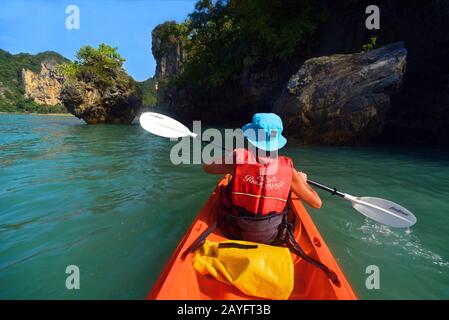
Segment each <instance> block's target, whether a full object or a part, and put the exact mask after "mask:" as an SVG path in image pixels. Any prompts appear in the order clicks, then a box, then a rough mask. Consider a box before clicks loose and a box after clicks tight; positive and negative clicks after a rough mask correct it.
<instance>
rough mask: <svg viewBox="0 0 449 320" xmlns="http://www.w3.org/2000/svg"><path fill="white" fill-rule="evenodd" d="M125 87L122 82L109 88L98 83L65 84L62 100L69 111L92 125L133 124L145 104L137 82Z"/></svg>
mask: <svg viewBox="0 0 449 320" xmlns="http://www.w3.org/2000/svg"><path fill="white" fill-rule="evenodd" d="M131 83H132V85H130V86H125V85H123V84H122V83H120V82H119V81H117V82H115V83H114V84H112V85H110V86H107V87H105V88H100V87H98V86H96V85H95V84H94V83H92V82H89V81H87V79H86V81H77V82H76V83H65V84H64V86H63V88H62V90H61V100H62V102H63V103H64V105H65V106H66V108H67V109H68V110H69V112H71V113H72V114H74V115H75V116H76V117H78V118H79V119H83V120H84V121H85V122H86V123H88V124H97V123H115V124H129V123H131V122H132V121H133V120H134V118H135V117H136V114H137V112H138V111H139V108H140V106H141V104H142V94H141V92H140V90H139V89H138V88H137V86H136V84H135V83H134V81H132V80H131Z"/></svg>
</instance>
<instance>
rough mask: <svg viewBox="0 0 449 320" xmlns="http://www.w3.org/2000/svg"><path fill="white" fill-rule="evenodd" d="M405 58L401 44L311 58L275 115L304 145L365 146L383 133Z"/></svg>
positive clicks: (277, 104)
mask: <svg viewBox="0 0 449 320" xmlns="http://www.w3.org/2000/svg"><path fill="white" fill-rule="evenodd" d="M406 57H407V51H406V49H405V48H404V44H403V43H401V42H398V43H393V44H389V45H386V46H384V47H381V48H379V49H376V50H372V51H369V52H363V53H356V54H336V55H330V56H322V57H317V58H312V59H309V60H307V61H306V62H305V63H304V64H303V66H302V67H301V68H300V69H299V71H298V72H297V73H296V74H294V75H293V76H292V77H291V78H290V80H289V82H288V84H287V87H286V89H285V90H284V92H283V93H282V95H281V96H280V98H279V99H278V100H277V101H276V103H275V105H274V110H273V111H274V112H276V113H278V114H279V115H280V116H281V117H282V118H283V119H284V129H285V132H286V134H287V135H289V136H291V137H294V138H297V139H298V140H299V141H301V142H303V143H320V142H322V143H325V144H360V143H363V142H366V141H367V140H369V139H373V138H375V137H377V136H379V135H380V134H381V133H382V131H383V128H384V126H385V123H386V117H387V114H388V111H389V110H390V108H391V99H390V96H391V95H392V94H394V93H396V92H398V89H399V88H400V87H401V85H402V78H403V76H404V73H405V67H406Z"/></svg>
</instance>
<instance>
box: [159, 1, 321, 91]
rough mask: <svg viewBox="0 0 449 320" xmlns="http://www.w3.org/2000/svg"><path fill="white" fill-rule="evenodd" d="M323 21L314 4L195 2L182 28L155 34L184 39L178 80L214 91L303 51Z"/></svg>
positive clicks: (170, 27) (171, 28) (285, 2)
mask: <svg viewBox="0 0 449 320" xmlns="http://www.w3.org/2000/svg"><path fill="white" fill-rule="evenodd" d="M325 18H326V11H325V9H324V8H323V7H322V6H321V2H320V1H314V0H275V1H274V0H200V1H198V2H197V3H196V5H195V11H194V12H193V13H191V14H190V15H189V18H188V19H187V20H186V21H185V22H184V23H183V24H181V25H178V26H173V25H168V26H167V28H165V30H163V31H161V33H162V36H161V40H162V41H161V42H162V43H163V42H164V37H165V38H167V37H169V36H175V37H179V36H182V38H183V39H184V42H185V51H186V52H185V55H186V61H185V64H184V72H183V74H182V76H181V77H180V79H179V80H180V81H183V82H187V83H190V84H197V85H201V86H206V87H217V86H219V85H221V84H223V83H224V82H226V81H229V80H230V81H232V80H237V79H238V78H239V74H240V72H241V71H242V70H243V69H244V68H245V67H250V66H253V65H258V64H268V63H273V62H274V63H276V62H285V61H288V60H289V59H290V58H291V57H292V56H293V55H294V54H295V53H298V52H304V51H306V50H307V49H308V48H309V46H310V44H311V43H312V42H313V39H314V36H315V33H316V29H317V26H318V24H319V23H320V22H321V21H323V20H324V19H325ZM161 48H162V50H163V46H161ZM156 58H157V54H156Z"/></svg>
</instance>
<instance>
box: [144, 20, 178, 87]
mask: <svg viewBox="0 0 449 320" xmlns="http://www.w3.org/2000/svg"><path fill="white" fill-rule="evenodd" d="M176 27H177V24H176V22H173V21H170V22H166V23H162V24H160V25H158V26H156V27H155V28H154V29H153V31H152V32H151V39H152V47H151V51H152V53H153V56H154V57H155V58H156V63H157V65H156V74H155V77H156V78H157V79H158V80H159V81H164V80H169V79H172V78H175V77H177V76H179V75H180V74H181V73H182V70H183V69H182V68H183V63H184V59H185V56H184V42H183V41H182V39H181V37H179V36H176V35H174V34H168V32H167V31H169V30H170V29H173V28H176Z"/></svg>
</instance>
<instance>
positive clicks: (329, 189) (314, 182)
mask: <svg viewBox="0 0 449 320" xmlns="http://www.w3.org/2000/svg"><path fill="white" fill-rule="evenodd" d="M307 183H308V184H311V185H312V186H315V187H317V188H320V189H322V190H324V191H327V192H330V193H332V195H333V196H339V197H342V198H344V197H345V194H344V193H343V192H340V191H338V190H337V188H331V187H328V186H325V185H324V184H321V183H318V182H316V181H313V180H309V179H307Z"/></svg>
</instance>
